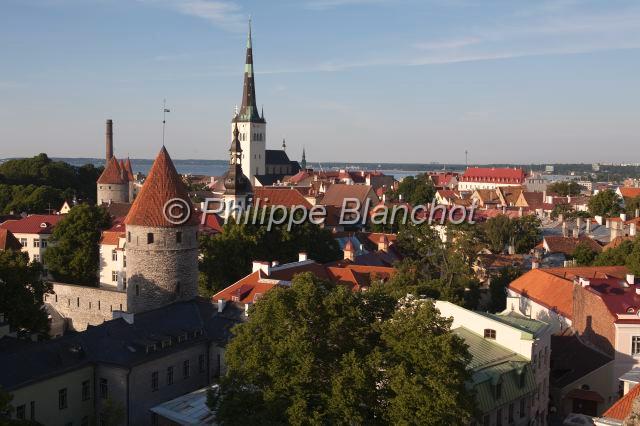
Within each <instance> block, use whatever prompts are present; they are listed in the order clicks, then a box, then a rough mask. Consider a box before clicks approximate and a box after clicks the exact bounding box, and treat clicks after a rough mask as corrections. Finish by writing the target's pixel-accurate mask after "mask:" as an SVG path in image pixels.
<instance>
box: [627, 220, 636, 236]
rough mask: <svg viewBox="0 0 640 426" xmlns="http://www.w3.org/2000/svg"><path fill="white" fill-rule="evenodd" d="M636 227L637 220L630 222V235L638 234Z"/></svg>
mask: <svg viewBox="0 0 640 426" xmlns="http://www.w3.org/2000/svg"><path fill="white" fill-rule="evenodd" d="M636 227H637V225H636V223H635V222H632V223H630V224H629V236H630V237H635V236H636V234H637V230H636Z"/></svg>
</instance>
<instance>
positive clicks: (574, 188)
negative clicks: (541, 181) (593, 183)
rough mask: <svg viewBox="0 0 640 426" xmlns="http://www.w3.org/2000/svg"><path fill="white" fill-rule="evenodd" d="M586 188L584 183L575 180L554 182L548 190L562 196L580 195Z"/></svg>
mask: <svg viewBox="0 0 640 426" xmlns="http://www.w3.org/2000/svg"><path fill="white" fill-rule="evenodd" d="M583 189H584V187H583V186H582V185H580V184H579V183H578V182H575V181H562V182H554V183H552V184H550V185H549V186H548V187H547V192H548V193H550V194H554V195H559V196H561V197H566V196H567V195H571V196H573V195H579V194H580V192H581V191H582V190H583Z"/></svg>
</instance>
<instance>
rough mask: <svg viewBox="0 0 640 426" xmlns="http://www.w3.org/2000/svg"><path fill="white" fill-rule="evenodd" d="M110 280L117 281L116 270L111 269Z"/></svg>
mask: <svg viewBox="0 0 640 426" xmlns="http://www.w3.org/2000/svg"><path fill="white" fill-rule="evenodd" d="M111 281H113V282H116V281H118V271H111Z"/></svg>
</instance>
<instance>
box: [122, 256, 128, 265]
mask: <svg viewBox="0 0 640 426" xmlns="http://www.w3.org/2000/svg"><path fill="white" fill-rule="evenodd" d="M122 266H124V267H125V268H126V267H127V255H126V254H124V253H123V254H122Z"/></svg>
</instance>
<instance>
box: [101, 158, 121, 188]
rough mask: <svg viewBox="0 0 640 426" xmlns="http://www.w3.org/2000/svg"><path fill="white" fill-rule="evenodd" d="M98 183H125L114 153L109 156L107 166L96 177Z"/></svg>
mask: <svg viewBox="0 0 640 426" xmlns="http://www.w3.org/2000/svg"><path fill="white" fill-rule="evenodd" d="M98 183H101V184H103V185H108V184H123V183H127V180H126V179H125V178H124V177H123V175H122V170H121V169H120V165H119V164H118V159H117V158H116V156H115V155H114V156H113V157H111V159H110V160H109V162H108V163H107V167H105V168H104V171H103V172H102V174H101V175H100V177H99V178H98Z"/></svg>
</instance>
